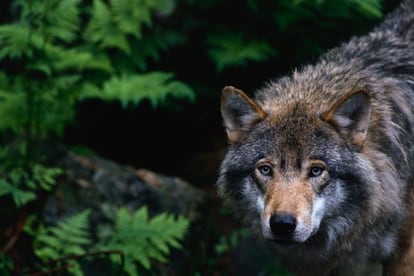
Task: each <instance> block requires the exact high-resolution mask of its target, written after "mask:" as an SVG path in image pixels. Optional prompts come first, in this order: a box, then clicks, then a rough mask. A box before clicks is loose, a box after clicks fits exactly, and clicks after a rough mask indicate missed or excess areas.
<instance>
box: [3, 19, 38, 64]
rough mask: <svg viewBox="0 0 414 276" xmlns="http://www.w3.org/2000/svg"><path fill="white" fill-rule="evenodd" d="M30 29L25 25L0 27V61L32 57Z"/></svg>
mask: <svg viewBox="0 0 414 276" xmlns="http://www.w3.org/2000/svg"><path fill="white" fill-rule="evenodd" d="M29 39H30V28H29V26H27V25H24V24H5V25H0V45H1V47H0V59H3V58H5V57H10V58H21V57H23V56H29V57H30V56H32V54H33V49H32V48H31V47H29V46H30V43H29V41H30V40H29Z"/></svg>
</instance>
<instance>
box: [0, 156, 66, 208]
mask: <svg viewBox="0 0 414 276" xmlns="http://www.w3.org/2000/svg"><path fill="white" fill-rule="evenodd" d="M61 173H62V170H61V169H59V168H46V167H43V166H42V165H39V164H36V165H34V166H33V167H32V170H31V171H29V172H28V171H27V170H23V169H22V168H19V167H18V168H15V169H13V170H11V172H10V173H9V175H8V176H7V177H5V178H0V197H1V196H6V195H10V196H11V197H12V199H13V202H14V203H15V205H16V206H17V207H21V206H23V205H25V204H27V203H28V202H30V201H32V200H34V199H36V197H37V196H36V193H37V192H38V191H40V190H45V191H50V190H51V189H52V187H53V186H54V185H55V183H56V181H55V178H56V177H57V176H58V175H59V174H61Z"/></svg>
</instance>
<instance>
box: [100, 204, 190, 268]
mask: <svg viewBox="0 0 414 276" xmlns="http://www.w3.org/2000/svg"><path fill="white" fill-rule="evenodd" d="M188 225H189V221H188V220H187V219H186V218H184V217H182V216H178V217H174V216H172V215H169V214H167V213H161V214H159V215H157V216H155V217H153V218H149V216H148V211H147V208H146V207H142V208H140V209H138V210H137V211H135V212H134V213H130V212H129V211H128V210H127V209H125V208H120V209H119V210H118V213H117V219H116V223H115V227H114V229H113V231H112V233H108V232H107V231H105V232H101V235H100V236H101V239H102V240H103V243H102V244H101V245H98V246H97V247H96V248H97V249H98V250H113V249H119V250H122V251H123V252H124V254H125V271H126V272H127V273H128V274H129V275H137V267H136V263H139V264H140V265H141V266H142V267H143V268H145V269H147V270H149V269H150V268H151V260H155V261H159V262H167V259H166V255H167V254H169V253H170V248H177V249H180V248H181V244H180V243H179V240H181V239H182V238H183V237H184V235H185V233H186V231H187V228H188ZM112 261H113V262H115V263H117V262H119V259H118V258H117V257H116V256H113V258H112Z"/></svg>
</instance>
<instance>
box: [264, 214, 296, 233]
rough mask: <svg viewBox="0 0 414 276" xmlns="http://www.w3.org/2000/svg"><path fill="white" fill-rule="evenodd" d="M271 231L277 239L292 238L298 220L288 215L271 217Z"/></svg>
mask: <svg viewBox="0 0 414 276" xmlns="http://www.w3.org/2000/svg"><path fill="white" fill-rule="evenodd" d="M269 224H270V229H272V232H273V234H274V235H275V236H277V237H284V238H287V237H290V236H291V235H292V233H293V231H295V228H296V219H295V218H294V217H293V216H292V215H290V214H288V213H279V214H274V215H272V216H271V217H270V221H269Z"/></svg>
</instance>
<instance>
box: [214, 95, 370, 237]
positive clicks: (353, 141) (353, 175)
mask: <svg viewBox="0 0 414 276" xmlns="http://www.w3.org/2000/svg"><path fill="white" fill-rule="evenodd" d="M222 115H223V120H224V126H225V127H226V131H227V134H228V138H229V142H230V144H231V145H230V148H229V151H228V153H227V155H226V158H225V159H224V161H223V163H222V167H221V174H220V177H219V180H218V191H219V194H220V195H221V196H222V197H223V198H225V199H227V200H228V201H229V202H230V203H232V205H233V207H235V208H237V209H239V211H240V213H241V214H242V215H243V216H244V217H245V218H246V220H247V221H248V222H249V223H250V224H252V226H254V227H253V228H254V229H257V228H259V229H260V230H261V231H259V232H261V235H262V236H263V237H264V238H265V239H267V240H271V241H274V242H276V243H282V244H286V243H305V242H308V241H310V240H311V239H312V237H315V236H317V235H316V234H317V233H322V232H323V233H324V234H325V235H326V236H327V238H328V239H329V236H330V235H332V233H338V232H340V231H343V230H344V228H346V227H347V224H348V223H349V218H350V217H352V214H353V213H357V212H358V210H360V209H361V208H364V202H365V201H366V198H367V194H368V191H367V190H366V189H367V188H366V187H364V185H362V184H361V182H362V181H363V180H362V179H363V178H364V176H363V172H361V171H358V169H357V168H358V166H356V164H357V163H359V162H361V160H360V159H359V158H358V155H357V154H355V153H358V152H359V151H360V150H361V148H362V146H363V143H364V140H365V136H366V133H367V128H368V123H369V117H370V103H369V98H368V96H367V95H366V94H365V93H363V92H358V93H352V94H351V95H350V96H349V97H347V98H344V99H340V100H339V101H338V102H337V103H336V104H334V105H333V106H332V107H329V108H327V109H326V110H325V111H323V112H319V111H317V109H315V108H314V106H312V105H310V104H309V103H307V104H304V103H300V102H297V101H296V102H294V101H292V102H285V103H284V104H275V103H272V104H270V105H268V106H267V105H266V103H257V102H255V101H253V100H252V99H250V98H249V97H247V96H246V95H245V94H244V93H243V92H242V91H240V90H238V89H235V88H232V87H227V88H225V89H224V91H223V97H222ZM350 194H352V197H350V196H349V195H350ZM350 207H351V208H350ZM344 212H347V213H345V214H344ZM346 217H348V219H346ZM330 220H335V225H336V227H337V229H328V228H329V221H330ZM259 225H260V227H259ZM341 228H342V229H341Z"/></svg>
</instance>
